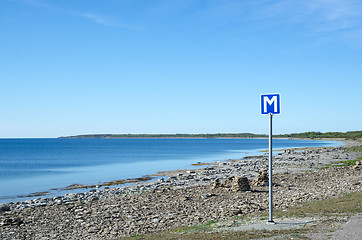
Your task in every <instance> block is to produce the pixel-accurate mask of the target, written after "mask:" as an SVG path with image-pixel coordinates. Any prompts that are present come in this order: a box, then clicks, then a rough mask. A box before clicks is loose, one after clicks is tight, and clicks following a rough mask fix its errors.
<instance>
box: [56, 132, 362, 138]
mask: <svg viewBox="0 0 362 240" xmlns="http://www.w3.org/2000/svg"><path fill="white" fill-rule="evenodd" d="M268 137H269V136H268V135H267V134H255V133H205V134H204V133H196V134H189V133H185V134H183V133H175V134H131V133H130V134H82V135H74V136H62V137H59V138H107V139H110V138H244V139H248V138H254V139H258V138H261V139H265V138H268ZM273 138H279V139H310V140H324V139H328V140H334V139H335V140H357V139H362V131H348V132H326V133H321V132H304V133H290V134H275V135H273Z"/></svg>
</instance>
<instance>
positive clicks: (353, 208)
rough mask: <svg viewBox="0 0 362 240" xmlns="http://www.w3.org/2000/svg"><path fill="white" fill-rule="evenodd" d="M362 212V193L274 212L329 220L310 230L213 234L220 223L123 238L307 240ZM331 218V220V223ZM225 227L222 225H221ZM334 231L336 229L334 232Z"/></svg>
mask: <svg viewBox="0 0 362 240" xmlns="http://www.w3.org/2000/svg"><path fill="white" fill-rule="evenodd" d="M361 212H362V192H355V193H346V194H344V195H343V196H340V197H337V198H332V199H327V200H321V201H313V202H309V203H304V204H302V205H301V206H299V207H294V208H290V209H288V211H283V210H275V211H274V216H275V218H282V217H284V218H287V217H326V218H327V219H328V218H329V220H325V221H323V222H321V223H320V225H313V226H310V227H309V228H300V229H289V230H273V231H266V230H252V231H235V232H234V231H220V232H218V231H213V230H214V229H216V230H217V227H216V228H215V225H218V224H217V223H218V222H217V221H209V222H207V223H205V224H198V225H194V226H191V227H185V228H181V229H176V230H172V231H165V232H162V233H154V234H144V235H134V236H131V237H125V238H122V239H124V240H126V239H129V240H134V239H138V240H141V239H144V240H156V239H157V240H166V239H175V240H176V239H182V240H191V239H194V240H209V239H211V240H212V239H246V240H248V239H257V238H268V237H273V236H277V235H283V236H284V237H285V239H290V238H294V239H307V238H306V237H305V236H303V234H304V233H309V232H319V231H321V225H323V226H324V228H325V229H327V230H326V231H329V230H328V228H329V227H330V226H331V225H332V223H333V221H334V220H333V219H335V218H336V217H344V216H350V215H355V214H357V213H361ZM263 218H264V219H267V213H263V214H255V215H248V216H241V217H237V218H235V221H237V220H238V219H239V220H240V221H247V220H248V219H259V220H261V219H263ZM330 218H332V220H330ZM221 223H222V222H221ZM334 230H335V229H334Z"/></svg>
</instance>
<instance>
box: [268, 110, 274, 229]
mask: <svg viewBox="0 0 362 240" xmlns="http://www.w3.org/2000/svg"><path fill="white" fill-rule="evenodd" d="M272 129H273V114H272V113H269V221H268V222H269V223H274V221H273V178H272V176H273V164H272V160H273V130H272Z"/></svg>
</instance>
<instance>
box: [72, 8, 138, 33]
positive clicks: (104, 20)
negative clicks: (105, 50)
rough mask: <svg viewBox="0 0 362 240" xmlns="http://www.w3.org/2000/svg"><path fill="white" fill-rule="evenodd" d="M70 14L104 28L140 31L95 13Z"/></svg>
mask: <svg viewBox="0 0 362 240" xmlns="http://www.w3.org/2000/svg"><path fill="white" fill-rule="evenodd" d="M68 14H71V15H75V16H79V17H83V18H86V19H88V20H91V21H93V22H95V23H98V24H101V25H104V26H108V27H122V28H128V29H132V30H139V29H140V28H136V27H133V26H131V25H127V24H122V23H119V22H117V21H114V20H112V19H111V18H110V17H106V16H102V15H97V14H93V13H81V12H77V13H70V12H68Z"/></svg>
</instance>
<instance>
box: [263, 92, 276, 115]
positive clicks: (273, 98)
mask: <svg viewBox="0 0 362 240" xmlns="http://www.w3.org/2000/svg"><path fill="white" fill-rule="evenodd" d="M267 103H268V104H269V105H270V106H272V105H273V103H274V112H277V111H278V104H277V96H273V97H272V99H269V98H268V96H264V112H265V113H266V112H267V111H268V106H267Z"/></svg>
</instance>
